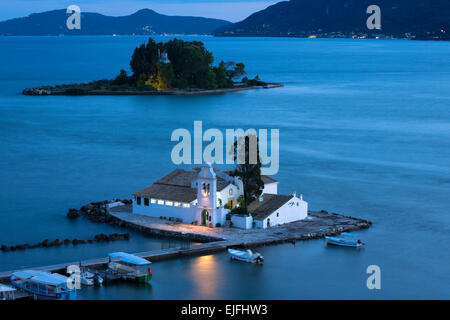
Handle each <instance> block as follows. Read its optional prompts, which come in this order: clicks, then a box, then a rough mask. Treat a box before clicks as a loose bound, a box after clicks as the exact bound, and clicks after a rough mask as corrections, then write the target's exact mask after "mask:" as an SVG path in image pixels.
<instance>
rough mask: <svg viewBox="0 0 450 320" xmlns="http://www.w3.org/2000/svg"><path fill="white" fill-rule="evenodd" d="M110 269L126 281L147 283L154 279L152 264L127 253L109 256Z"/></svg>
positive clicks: (114, 253)
mask: <svg viewBox="0 0 450 320" xmlns="http://www.w3.org/2000/svg"><path fill="white" fill-rule="evenodd" d="M108 256H109V258H110V262H109V264H108V269H109V270H111V271H112V272H113V273H114V274H116V275H118V276H120V277H122V278H123V279H126V280H134V281H137V282H143V283H147V282H149V281H150V280H151V279H152V276H153V269H152V268H151V264H152V263H151V262H150V261H148V260H145V259H144V258H141V257H138V256H135V255H133V254H129V253H126V252H113V253H110V254H109V255H108Z"/></svg>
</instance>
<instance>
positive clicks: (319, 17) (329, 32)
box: [214, 0, 450, 40]
mask: <svg viewBox="0 0 450 320" xmlns="http://www.w3.org/2000/svg"><path fill="white" fill-rule="evenodd" d="M373 4H376V5H378V6H379V7H380V9H381V30H377V29H374V30H369V29H368V28H367V26H366V20H367V18H368V17H369V16H370V15H369V14H367V13H366V10H367V8H368V7H369V6H370V5H373ZM214 35H216V36H259V37H261V36H262V37H264V36H270V37H277V36H278V37H280V36H281V37H316V36H317V37H328V38H330V37H368V38H370V37H387V38H413V39H414V38H416V39H438V40H439V39H442V40H448V39H449V36H450V1H446V0H428V1H426V0H378V1H376V3H375V2H373V1H371V0H315V1H309V0H290V1H282V2H278V3H276V4H274V5H271V6H269V7H267V8H266V9H264V10H261V11H258V12H255V13H253V14H252V15H250V16H249V17H247V18H246V19H244V20H242V21H240V22H237V23H233V24H230V25H227V26H223V27H221V28H219V29H218V30H217V31H216V32H215V33H214Z"/></svg>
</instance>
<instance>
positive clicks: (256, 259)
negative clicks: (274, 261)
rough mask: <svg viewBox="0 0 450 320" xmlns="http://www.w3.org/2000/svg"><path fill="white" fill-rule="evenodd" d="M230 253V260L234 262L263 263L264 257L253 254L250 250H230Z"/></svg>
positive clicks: (256, 253)
mask: <svg viewBox="0 0 450 320" xmlns="http://www.w3.org/2000/svg"><path fill="white" fill-rule="evenodd" d="M228 253H229V254H230V258H231V259H233V260H239V261H245V262H250V263H263V262H264V257H263V256H262V255H261V254H260V253H258V252H252V251H251V250H250V249H248V250H246V251H243V250H236V249H228Z"/></svg>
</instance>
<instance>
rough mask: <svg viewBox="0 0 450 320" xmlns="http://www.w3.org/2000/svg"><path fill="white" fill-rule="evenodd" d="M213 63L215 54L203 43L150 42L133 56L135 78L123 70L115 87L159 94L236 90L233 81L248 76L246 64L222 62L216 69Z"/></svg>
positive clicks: (180, 41) (116, 80)
mask: <svg viewBox="0 0 450 320" xmlns="http://www.w3.org/2000/svg"><path fill="white" fill-rule="evenodd" d="M165 58H167V59H165ZM213 62H214V57H213V55H212V53H211V52H209V51H208V50H207V49H206V48H205V47H204V44H203V43H202V42H200V41H190V42H189V41H183V40H180V39H174V40H171V41H168V42H166V43H163V42H159V43H156V42H155V41H154V40H153V39H152V38H150V39H149V41H148V43H147V44H142V45H140V46H139V47H137V48H136V49H135V50H134V52H133V55H132V58H131V61H130V67H131V70H132V72H133V74H132V76H130V77H128V76H127V75H126V73H125V71H124V70H121V73H120V74H119V75H118V76H117V77H116V79H115V80H114V82H113V84H115V85H124V84H128V85H132V86H136V87H138V88H142V89H156V90H163V89H172V88H178V89H190V88H199V89H222V88H231V87H233V81H234V80H235V79H238V78H240V77H241V76H243V75H244V74H245V65H244V64H243V63H235V62H224V61H221V62H220V63H219V65H218V66H213Z"/></svg>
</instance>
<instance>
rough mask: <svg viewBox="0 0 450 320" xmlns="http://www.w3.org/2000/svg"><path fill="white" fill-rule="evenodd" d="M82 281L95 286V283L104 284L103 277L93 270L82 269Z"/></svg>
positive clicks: (84, 283) (83, 283)
mask: <svg viewBox="0 0 450 320" xmlns="http://www.w3.org/2000/svg"><path fill="white" fill-rule="evenodd" d="M74 272H75V271H73V272H72V273H71V274H70V275H73V274H74ZM80 283H81V284H82V285H84V286H93V285H102V283H103V279H102V278H101V277H100V276H99V275H97V274H95V273H92V272H89V271H82V272H81V273H80Z"/></svg>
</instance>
